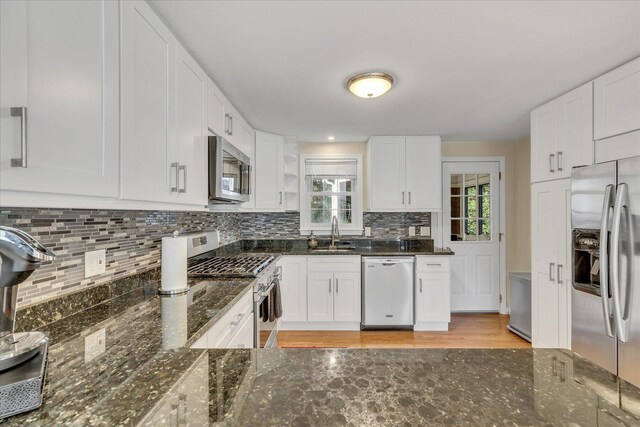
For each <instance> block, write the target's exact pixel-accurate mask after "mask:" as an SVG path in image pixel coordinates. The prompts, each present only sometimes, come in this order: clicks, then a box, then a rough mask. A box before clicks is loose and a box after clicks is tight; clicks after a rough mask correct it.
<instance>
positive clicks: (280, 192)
mask: <svg viewBox="0 0 640 427" xmlns="http://www.w3.org/2000/svg"><path fill="white" fill-rule="evenodd" d="M278 194H280V204H282V191H279V192H278Z"/></svg>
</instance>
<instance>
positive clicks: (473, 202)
mask: <svg viewBox="0 0 640 427" xmlns="http://www.w3.org/2000/svg"><path fill="white" fill-rule="evenodd" d="M464 199H465V207H464V216H465V217H468V218H475V217H477V216H478V199H477V198H476V197H465V198H464Z"/></svg>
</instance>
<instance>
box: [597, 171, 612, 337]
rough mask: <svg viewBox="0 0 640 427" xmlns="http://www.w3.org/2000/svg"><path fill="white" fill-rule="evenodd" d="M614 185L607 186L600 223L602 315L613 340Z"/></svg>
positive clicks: (608, 333)
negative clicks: (611, 256)
mask: <svg viewBox="0 0 640 427" xmlns="http://www.w3.org/2000/svg"><path fill="white" fill-rule="evenodd" d="M613 192H614V187H613V184H609V185H607V187H606V188H605V190H604V202H603V204H602V222H601V223H600V299H601V300H602V313H603V314H604V327H605V330H606V332H607V335H608V336H610V337H611V338H613V328H612V327H611V312H610V310H609V248H608V246H609V218H610V216H609V215H610V213H611V207H612V206H613V203H612V202H613V199H614V197H613V194H614V193H613Z"/></svg>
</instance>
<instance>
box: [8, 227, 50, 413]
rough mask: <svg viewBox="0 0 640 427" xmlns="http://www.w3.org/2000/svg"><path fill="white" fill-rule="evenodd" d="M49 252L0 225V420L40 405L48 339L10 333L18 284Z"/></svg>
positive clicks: (12, 331)
mask: <svg viewBox="0 0 640 427" xmlns="http://www.w3.org/2000/svg"><path fill="white" fill-rule="evenodd" d="M53 259H55V255H54V254H53V252H51V251H50V250H48V249H47V248H45V247H44V246H42V245H41V244H40V243H39V242H38V241H37V240H36V239H34V238H33V237H31V236H30V235H29V234H27V233H25V232H24V231H21V230H18V229H16V228H12V227H5V226H0V306H1V307H2V311H1V312H0V418H6V417H9V416H11V415H14V414H18V413H21V412H26V411H30V410H32V409H35V408H37V407H39V406H40V405H41V404H42V388H43V385H44V374H45V367H46V361H47V348H48V339H47V337H46V336H45V334H43V333H42V332H19V333H14V326H15V320H16V300H17V296H18V285H19V284H20V283H22V282H24V281H25V280H26V279H27V278H28V277H29V276H30V275H31V274H32V273H33V272H34V271H35V270H36V269H37V268H38V267H40V264H41V263H42V262H43V261H51V260H53Z"/></svg>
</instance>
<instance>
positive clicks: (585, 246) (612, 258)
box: [571, 157, 640, 405]
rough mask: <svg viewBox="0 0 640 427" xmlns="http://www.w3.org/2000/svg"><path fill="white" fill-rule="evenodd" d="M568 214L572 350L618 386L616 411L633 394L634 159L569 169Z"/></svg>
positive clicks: (637, 339)
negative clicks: (613, 377)
mask: <svg viewBox="0 0 640 427" xmlns="http://www.w3.org/2000/svg"><path fill="white" fill-rule="evenodd" d="M571 211H572V212H571V224H572V240H573V241H572V245H573V289H572V294H571V309H572V312H571V317H572V319H571V320H572V350H573V351H574V352H575V353H578V354H579V355H581V356H583V357H585V358H587V359H589V360H591V361H592V362H594V363H596V364H598V365H600V366H602V367H603V368H605V369H607V370H609V371H610V372H612V373H614V374H616V375H618V376H619V377H620V378H621V379H622V380H623V381H621V382H620V386H619V389H620V392H621V394H620V401H621V404H623V405H624V402H625V395H624V393H625V382H628V383H631V384H632V385H634V386H635V387H640V157H633V158H629V159H623V160H618V161H614V162H608V163H601V164H597V165H593V166H586V167H578V168H574V169H573V171H572V175H571ZM630 388H633V387H630ZM634 399H637V396H636V397H635V398H634Z"/></svg>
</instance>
